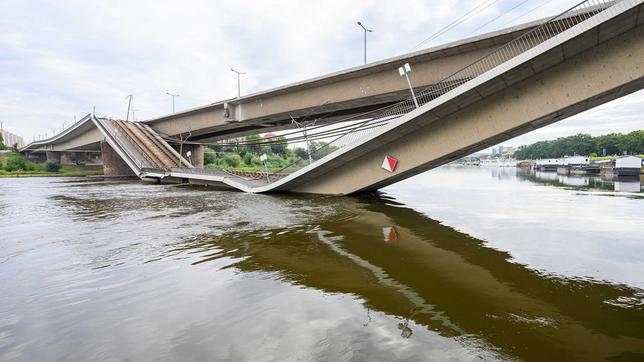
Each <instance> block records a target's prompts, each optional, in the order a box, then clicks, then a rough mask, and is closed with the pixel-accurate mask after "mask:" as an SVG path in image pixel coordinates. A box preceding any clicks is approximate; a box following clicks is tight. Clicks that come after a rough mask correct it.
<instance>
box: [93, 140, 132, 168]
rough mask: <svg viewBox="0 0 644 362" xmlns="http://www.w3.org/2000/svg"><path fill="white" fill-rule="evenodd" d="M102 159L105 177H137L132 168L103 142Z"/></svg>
mask: <svg viewBox="0 0 644 362" xmlns="http://www.w3.org/2000/svg"><path fill="white" fill-rule="evenodd" d="M101 159H102V160H103V175H105V176H136V174H135V173H134V171H132V169H131V168H130V166H128V165H127V163H125V161H123V159H122V158H121V156H119V155H118V153H116V151H114V149H113V148H112V146H110V145H109V144H108V143H107V142H106V141H101Z"/></svg>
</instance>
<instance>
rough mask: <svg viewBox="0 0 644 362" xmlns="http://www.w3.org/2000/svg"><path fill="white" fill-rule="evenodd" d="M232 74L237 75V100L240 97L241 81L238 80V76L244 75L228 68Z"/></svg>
mask: <svg viewBox="0 0 644 362" xmlns="http://www.w3.org/2000/svg"><path fill="white" fill-rule="evenodd" d="M230 70H232V71H233V72H235V73H237V98H239V97H241V81H240V79H239V76H240V75H242V74H246V73H244V72H238V71H236V70H234V69H233V68H230Z"/></svg>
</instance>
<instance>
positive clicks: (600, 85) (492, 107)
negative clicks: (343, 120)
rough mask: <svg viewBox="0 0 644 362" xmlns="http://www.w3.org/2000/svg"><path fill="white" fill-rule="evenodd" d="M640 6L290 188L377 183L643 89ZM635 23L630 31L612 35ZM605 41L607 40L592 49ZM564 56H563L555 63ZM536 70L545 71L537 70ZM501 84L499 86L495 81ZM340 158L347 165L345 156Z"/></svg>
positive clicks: (339, 188) (331, 190)
mask: <svg viewBox="0 0 644 362" xmlns="http://www.w3.org/2000/svg"><path fill="white" fill-rule="evenodd" d="M638 9H639V8H638ZM638 9H635V10H634V11H630V12H627V13H625V14H623V15H621V16H620V17H619V22H620V23H621V25H620V26H614V25H612V24H611V23H609V24H607V25H605V26H600V27H599V28H598V29H596V30H593V31H590V32H589V33H588V34H585V35H584V36H583V39H585V40H586V41H589V40H591V39H593V42H590V43H586V44H584V42H583V41H582V40H580V39H582V38H579V39H576V41H575V42H570V43H565V44H563V45H562V46H561V47H558V48H555V49H553V51H552V52H548V53H546V54H544V55H542V56H540V57H538V58H535V59H534V60H533V61H532V62H530V64H529V67H530V68H531V69H517V71H516V72H514V75H512V74H511V73H508V75H506V76H504V77H503V81H504V82H509V83H511V84H512V85H511V86H509V87H507V86H506V88H505V89H503V90H500V91H497V92H496V93H492V94H490V95H488V96H486V97H485V98H484V99H483V100H481V101H476V102H475V103H472V104H470V105H469V106H468V107H466V108H460V107H458V105H457V104H452V105H451V106H448V108H447V109H449V108H450V107H451V109H450V110H448V111H445V115H444V116H443V117H439V118H438V119H436V113H441V111H440V110H437V111H432V112H431V113H428V114H427V115H423V116H422V117H419V118H420V119H419V120H417V121H415V122H414V123H415V124H416V125H419V124H421V125H423V126H422V127H411V129H413V132H409V133H407V134H406V135H404V136H401V137H398V138H397V139H395V140H389V143H386V144H385V145H382V143H379V145H378V146H377V147H375V148H373V147H365V148H362V147H361V149H360V150H356V152H352V154H350V155H349V156H348V157H349V158H348V159H351V161H350V162H348V163H346V164H344V166H341V167H337V168H333V167H329V169H327V172H322V173H320V172H318V174H317V175H315V177H311V178H308V177H307V178H306V179H301V180H299V181H298V182H297V183H294V185H295V186H294V187H293V188H292V189H291V190H292V191H295V192H304V193H323V194H349V193H353V192H357V191H365V190H373V189H378V188H381V187H384V186H387V185H390V184H392V183H395V182H397V181H399V180H402V179H405V178H407V177H410V176H413V175H415V174H418V173H421V172H423V171H426V170H428V169H431V168H433V167H437V166H439V165H441V164H443V163H445V162H448V161H449V160H452V159H456V158H458V157H462V156H464V155H467V154H470V153H472V152H475V151H477V150H481V149H484V148H486V147H488V146H491V145H493V144H496V143H499V142H502V141H505V140H507V139H509V138H512V137H515V136H517V135H520V134H523V133H526V132H528V131H530V130H532V129H536V128H539V127H542V126H545V125H547V124H550V123H552V122H556V121H558V120H560V119H563V118H565V117H568V116H570V115H573V114H577V113H579V112H582V111H584V110H587V109H589V108H592V107H595V106H597V105H599V104H602V103H605V102H607V101H610V100H612V99H615V98H617V97H620V96H623V95H626V94H628V93H631V92H633V91H636V90H639V89H642V87H643V86H644V84H643V83H644V64H643V63H642V61H641V60H642V59H644V32H643V31H642V26H638V27H635V28H633V26H634V24H635V23H636V22H637V23H638V24H641V15H640V17H639V18H638V17H637V16H638V15H637V14H638V11H637V10H638ZM624 23H626V24H628V25H627V26H625V25H624ZM628 27H631V30H628V31H627V32H625V33H623V34H621V35H619V36H617V37H613V38H610V35H612V36H614V35H615V32H620V31H623V29H628ZM599 39H608V40H605V41H604V43H603V44H602V46H600V47H593V45H596V44H597V41H599ZM558 59H560V60H561V62H560V63H559V64H556V60H558ZM638 60H639V61H638ZM553 64H556V65H553ZM548 65H550V67H549V68H548ZM535 69H538V70H539V71H538V72H537V73H536V74H535V72H534V70H535ZM530 72H532V75H529V74H530ZM511 77H515V78H511ZM495 82H498V80H495ZM495 87H500V85H498V84H494V82H493V83H492V88H495ZM481 95H482V94H481ZM450 112H451V113H450ZM401 130H402V129H398V130H397V132H399V134H400V132H401ZM390 138H391V137H390ZM386 154H389V155H392V156H394V157H395V158H397V159H398V160H399V164H398V165H397V168H396V170H394V172H393V173H389V172H387V171H385V170H383V169H381V168H380V164H381V163H382V160H383V158H384V156H385V155H386ZM356 155H357V157H356ZM334 162H335V163H336V164H339V165H342V161H341V160H340V159H339V158H338V159H335V160H334Z"/></svg>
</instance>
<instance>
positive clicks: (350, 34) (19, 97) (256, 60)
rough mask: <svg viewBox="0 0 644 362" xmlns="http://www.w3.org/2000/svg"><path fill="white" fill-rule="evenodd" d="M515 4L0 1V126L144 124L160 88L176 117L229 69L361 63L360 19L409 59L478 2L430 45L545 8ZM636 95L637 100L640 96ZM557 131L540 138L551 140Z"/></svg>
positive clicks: (33, 130) (217, 93)
mask: <svg viewBox="0 0 644 362" xmlns="http://www.w3.org/2000/svg"><path fill="white" fill-rule="evenodd" d="M520 2H521V0H502V1H494V0H485V1H480V0H468V1H456V0H444V1H431V2H430V1H422V0H407V1H398V2H392V1H376V0H362V1H352V2H347V1H343V0H328V1H308V2H301V1H295V0H284V1H270V2H269V1H235V2H230V1H208V0H191V1H147V0H146V1H122V0H115V1H109V2H88V1H77V0H69V1H56V2H46V1H37V0H27V1H24V0H4V1H2V2H1V3H0V29H1V30H2V31H0V120H2V121H3V122H4V124H5V127H6V128H8V129H10V130H12V131H14V132H15V133H18V134H21V135H23V136H25V137H26V138H28V139H30V138H31V137H32V136H35V135H38V134H43V133H44V132H45V131H47V132H49V133H51V132H52V128H53V127H60V126H61V124H62V123H63V122H64V123H67V124H69V123H70V122H71V121H73V117H74V115H77V116H78V117H80V116H82V115H83V114H84V113H86V112H89V111H90V110H91V109H92V106H94V105H95V106H96V108H97V113H98V114H100V115H103V114H108V115H111V116H114V117H123V116H124V114H125V111H126V108H127V101H126V100H125V96H126V95H128V94H134V96H135V101H134V103H135V110H136V118H137V119H146V118H151V117H155V116H159V115H162V114H166V113H168V112H170V110H171V100H170V98H169V97H168V96H167V95H166V94H165V92H166V91H172V92H176V93H179V94H180V97H178V98H177V99H176V102H177V109H185V108H188V107H194V106H199V105H204V104H207V103H210V102H214V101H217V100H221V99H226V98H230V97H234V96H235V94H236V86H237V83H236V78H235V76H234V74H232V72H230V70H229V69H230V68H231V67H235V68H238V69H239V70H241V71H246V72H247V73H248V74H247V75H245V76H243V80H242V90H243V92H246V93H248V92H251V91H258V90H262V89H266V88H270V87H273V86H278V85H281V84H285V83H288V82H293V81H297V80H301V79H306V78H310V77H314V76H319V75H322V74H325V73H329V72H333V71H337V70H340V69H344V68H348V67H352V66H356V65H360V64H361V62H362V46H363V43H362V42H363V38H362V36H363V34H362V31H361V29H360V28H359V27H358V26H357V24H356V21H358V20H361V21H363V22H364V23H365V24H366V25H367V26H368V27H370V28H372V29H374V32H373V33H370V34H369V39H368V59H369V60H370V61H373V60H377V59H382V58H387V57H391V56H395V55H399V54H402V53H405V52H408V51H410V50H411V49H412V48H413V47H414V45H416V44H418V43H420V42H421V41H423V40H424V39H426V38H427V37H429V36H430V35H432V34H434V33H435V32H436V31H438V30H439V29H441V28H443V27H444V26H446V25H448V24H450V23H451V22H453V21H454V20H456V19H458V18H459V17H460V16H461V15H462V14H464V13H466V12H467V11H469V10H470V9H472V8H474V7H475V6H476V5H478V4H484V6H483V7H480V8H484V10H483V11H481V12H479V13H476V14H473V15H475V16H473V17H471V18H468V19H467V21H465V22H463V23H462V24H460V25H459V26H457V27H455V28H454V29H452V30H451V31H449V32H446V33H445V34H443V35H442V36H440V37H438V38H436V39H434V40H433V41H431V42H428V43H427V44H425V47H427V46H432V45H437V44H439V43H445V42H449V41H453V40H456V39H459V38H462V37H464V36H466V35H470V34H471V33H472V32H475V33H481V32H486V31H491V30H494V29H497V28H498V27H499V26H501V25H510V24H512V22H513V20H514V19H517V18H518V17H519V16H521V15H522V14H524V12H525V11H526V10H529V9H532V8H534V7H535V6H536V5H538V4H539V3H541V2H538V1H528V2H527V3H525V4H523V5H521V6H519V7H517V8H516V9H514V10H513V11H508V9H510V8H512V7H514V6H515V5H517V4H519V3H520ZM574 2H575V1H550V2H548V3H547V4H546V5H545V6H543V7H541V8H539V9H538V10H537V11H535V12H532V13H530V14H528V15H526V16H523V17H521V18H519V19H518V20H515V22H525V21H529V20H533V19H536V18H539V17H543V16H545V15H550V14H554V13H557V12H560V11H562V10H564V9H565V8H567V7H568V6H570V4H572V3H574ZM487 5H489V6H487ZM496 17H498V19H496V20H495V21H494V22H492V23H490V24H486V23H488V22H489V21H490V19H495V18H496ZM483 25H485V26H483ZM482 26H483V27H482ZM631 97H635V98H633V99H635V101H634V102H635V103H636V102H638V101H640V100H641V98H642V95H637V96H631ZM629 99H630V98H629ZM609 106H610V105H609ZM610 109H613V110H614V109H615V107H613V108H610V107H609V108H598V109H597V110H596V112H597V113H593V112H595V111H591V112H589V113H586V114H585V117H587V119H589V122H590V123H591V125H590V126H588V125H587V124H585V123H584V128H585V129H588V128H593V127H595V128H597V129H606V127H605V126H606V124H605V122H606V120H605V119H603V120H600V119H599V118H601V115H606V113H607V112H608V114H609V115H610V114H611V111H610ZM629 109H630V108H629ZM637 111H638V110H637V109H636V111H635V112H637ZM602 112H604V113H602ZM635 114H641V112H639V113H633V112H631V113H629V112H620V113H619V117H615V116H614V115H613V116H611V117H612V118H611V119H612V122H616V123H619V124H620V126H619V127H622V128H624V127H626V128H628V125H630V124H633V123H632V122H631V123H625V122H624V121H622V120H623V119H627V118H632V117H633V116H634V115H635ZM602 122H603V123H602ZM562 124H563V123H562ZM625 125H626V126H625ZM557 126H558V125H554V126H550V127H554V128H546V129H544V130H545V131H544V132H550V131H552V130H554V133H556V132H557V130H558V129H557V128H556V127H557ZM575 126H576V124H575V123H571V124H569V125H568V127H575ZM640 128H641V127H640ZM559 131H561V132H567V129H565V128H561V129H559Z"/></svg>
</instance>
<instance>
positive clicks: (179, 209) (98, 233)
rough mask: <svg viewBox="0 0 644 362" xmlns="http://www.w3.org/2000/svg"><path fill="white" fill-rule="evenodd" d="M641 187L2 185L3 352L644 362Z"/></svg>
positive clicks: (594, 182)
mask: <svg viewBox="0 0 644 362" xmlns="http://www.w3.org/2000/svg"><path fill="white" fill-rule="evenodd" d="M641 190H642V186H641V184H640V182H639V180H634V181H618V182H614V181H609V180H602V179H599V178H588V177H571V176H560V175H556V174H552V173H549V174H534V173H527V172H522V171H518V170H515V169H514V168H504V169H500V168H465V167H442V168H439V169H436V170H433V171H430V172H427V173H424V174H422V175H419V176H416V177H414V178H412V179H409V180H407V181H404V182H401V183H399V184H396V185H394V186H391V187H389V188H386V189H384V190H382V191H381V192H379V193H375V194H370V195H362V196H360V197H320V196H315V197H314V196H298V195H250V194H243V193H238V192H227V191H212V190H204V189H201V188H195V187H186V186H178V185H153V184H144V183H140V182H115V181H111V182H104V181H96V180H95V181H91V180H86V179H63V178H24V179H0V360H1V361H90V360H91V361H99V360H105V361H124V360H130V361H143V360H155V361H211V360H214V361H219V360H230V361H300V360H304V361H306V360H315V361H348V360H356V361H363V360H364V361H392V360H414V361H415V360H420V361H430V360H431V361H436V360H441V361H442V360H454V361H469V360H481V359H484V360H527V361H546V360H566V361H573V360H579V361H589V360H605V359H613V360H639V361H642V360H644V193H642V192H641Z"/></svg>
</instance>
